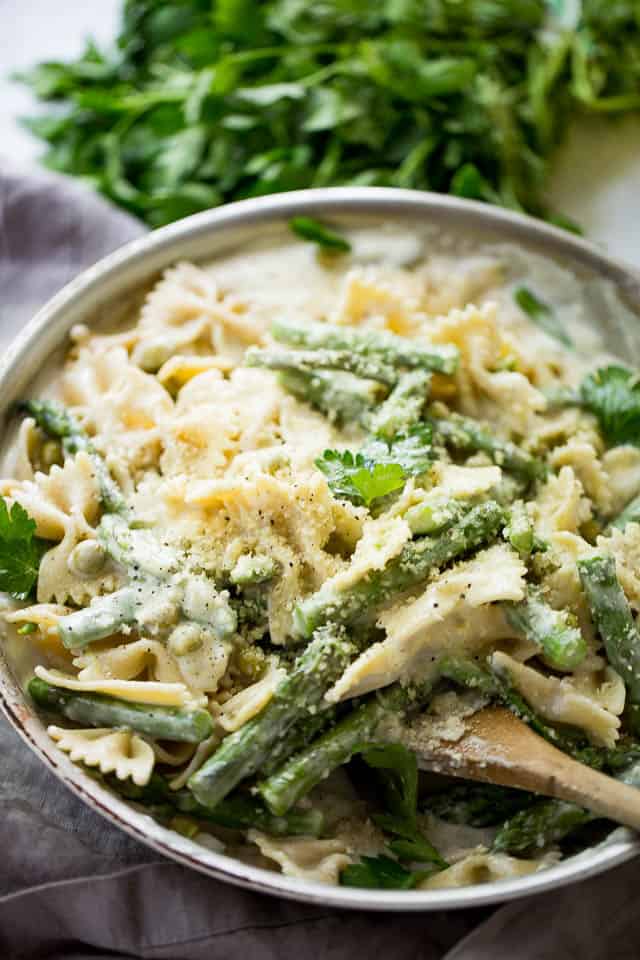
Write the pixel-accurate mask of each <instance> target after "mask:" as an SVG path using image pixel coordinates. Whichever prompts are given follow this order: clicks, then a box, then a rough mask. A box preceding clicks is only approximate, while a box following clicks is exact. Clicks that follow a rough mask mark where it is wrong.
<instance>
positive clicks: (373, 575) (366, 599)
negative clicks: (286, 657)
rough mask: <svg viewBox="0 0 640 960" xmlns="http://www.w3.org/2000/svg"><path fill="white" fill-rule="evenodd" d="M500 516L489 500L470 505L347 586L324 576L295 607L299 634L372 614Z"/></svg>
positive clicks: (491, 528) (496, 524) (486, 536)
mask: <svg viewBox="0 0 640 960" xmlns="http://www.w3.org/2000/svg"><path fill="white" fill-rule="evenodd" d="M503 520H504V515H503V511H502V509H501V508H500V507H499V506H498V504H497V503H494V502H493V501H492V500H488V501H486V503H481V504H478V505H477V506H475V507H471V508H470V509H469V510H468V511H467V512H466V513H465V514H464V515H463V516H462V517H460V518H459V519H458V520H456V521H455V522H453V523H451V524H449V525H448V526H447V527H446V528H445V529H444V531H443V532H442V533H441V534H439V535H438V536H437V537H424V538H422V539H419V540H412V541H411V542H410V543H408V544H407V545H406V546H405V547H404V548H403V550H402V552H401V553H400V555H399V556H398V557H396V558H394V559H393V560H391V561H390V562H389V563H388V564H387V566H386V567H384V569H382V570H371V571H369V572H368V573H367V574H366V576H365V577H363V579H361V580H360V581H358V582H356V583H354V584H352V585H351V586H350V587H349V588H348V589H347V590H339V589H336V587H335V585H334V584H333V583H332V582H331V581H327V582H326V583H325V584H323V586H322V587H320V589H319V590H318V591H317V592H316V593H314V594H312V595H311V596H310V597H307V598H306V599H305V600H303V601H302V602H301V603H300V604H299V605H298V607H297V608H296V611H295V616H294V623H295V629H296V632H297V633H298V635H300V636H302V637H309V636H311V634H312V633H313V631H314V630H315V629H316V628H317V627H319V626H322V624H325V623H331V622H333V623H341V624H345V625H347V624H353V623H356V622H360V623H362V622H367V621H370V620H372V619H373V618H375V616H376V613H377V610H378V608H379V607H380V606H381V605H382V604H384V603H386V602H387V601H388V600H390V599H391V598H392V597H395V596H397V595H398V594H399V593H401V592H402V591H404V590H408V589H409V588H410V587H413V586H415V585H416V584H418V583H420V582H421V581H423V580H425V579H426V578H427V576H428V575H429V574H430V573H431V572H432V571H433V570H435V569H437V568H440V567H443V566H444V565H445V564H446V563H449V562H450V561H451V560H454V559H455V558H457V557H460V556H462V555H463V554H465V553H468V552H469V551H470V550H473V549H475V548H476V547H479V546H480V545H481V544H483V543H486V541H487V540H490V539H491V537H493V536H494V535H495V534H496V533H497V532H498V530H499V528H500V526H501V525H502V523H503Z"/></svg>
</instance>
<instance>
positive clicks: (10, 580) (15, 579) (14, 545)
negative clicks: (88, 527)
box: [0, 497, 49, 600]
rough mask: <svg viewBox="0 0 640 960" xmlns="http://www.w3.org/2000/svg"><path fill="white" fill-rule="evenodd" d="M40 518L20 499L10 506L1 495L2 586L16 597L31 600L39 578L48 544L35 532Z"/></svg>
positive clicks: (4, 590)
mask: <svg viewBox="0 0 640 960" xmlns="http://www.w3.org/2000/svg"><path fill="white" fill-rule="evenodd" d="M35 532H36V522H35V520H32V519H31V517H30V516H29V514H28V513H27V511H26V510H25V509H23V507H21V506H20V504H19V503H14V504H13V505H12V507H11V509H10V510H9V508H8V506H7V501H6V500H5V499H4V498H2V497H0V590H2V591H3V592H4V593H9V594H11V596H12V597H15V598H16V600H27V599H28V597H29V596H30V595H31V592H32V590H33V588H34V587H35V585H36V581H37V579H38V568H39V567H40V561H41V559H42V555H43V553H44V552H45V550H47V549H48V546H49V545H48V544H47V543H45V541H43V540H39V539H38V538H37V537H36V536H34V534H35Z"/></svg>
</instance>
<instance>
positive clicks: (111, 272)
mask: <svg viewBox="0 0 640 960" xmlns="http://www.w3.org/2000/svg"><path fill="white" fill-rule="evenodd" d="M301 214H304V215H308V216H318V217H326V218H328V219H329V220H331V221H332V222H334V223H336V224H344V225H366V224H369V225H373V224H376V223H381V222H395V223H397V222H400V223H405V222H406V224H407V226H410V225H416V224H421V225H427V226H429V225H433V227H434V228H438V229H444V230H446V232H447V233H448V234H450V235H452V236H454V237H455V236H460V237H464V238H465V241H466V244H467V247H468V246H469V243H471V245H473V243H474V242H475V241H476V240H477V242H478V243H481V242H482V243H484V242H492V241H495V242H509V243H512V244H517V245H518V246H519V247H520V248H521V249H522V250H524V251H525V252H526V251H532V252H536V253H538V254H543V255H545V256H547V257H549V258H550V259H552V260H554V261H556V262H559V263H560V264H561V265H563V266H566V267H568V268H569V269H571V270H573V271H574V272H576V273H578V274H581V275H583V276H584V277H585V280H586V281H587V282H589V281H596V280H598V279H600V280H603V281H605V284H604V285H605V287H606V288H607V289H608V290H610V291H612V292H613V294H614V296H615V297H616V298H618V300H617V302H618V303H619V304H620V309H619V311H618V310H616V309H611V308H610V302H611V301H610V298H608V299H607V298H605V299H607V303H605V302H604V300H603V306H602V310H601V311H599V320H598V323H599V324H600V325H601V326H602V327H603V332H604V334H605V337H606V342H607V345H608V346H609V348H610V349H611V350H612V351H613V352H615V353H617V354H619V355H620V356H622V357H624V358H626V359H627V360H629V359H630V358H634V357H640V322H638V316H637V315H636V317H635V321H636V322H635V323H634V322H633V319H634V313H635V311H637V310H638V308H640V281H639V279H638V277H636V276H635V275H634V274H633V272H632V271H631V270H630V269H629V268H627V267H625V266H624V265H622V264H620V263H616V262H615V261H613V260H612V259H610V258H608V257H606V256H605V255H604V254H602V253H600V252H599V251H598V250H597V249H595V248H594V247H592V246H591V245H589V244H588V243H585V242H584V241H583V240H581V239H579V238H577V237H574V236H572V235H570V234H568V233H565V232H563V231H561V230H558V229H556V228H554V227H550V226H548V225H546V224H544V223H541V222H539V221H536V220H532V219H530V218H527V217H523V216H518V215H515V214H512V213H508V212H506V211H504V210H499V209H496V208H492V207H488V206H485V205H484V204H480V203H472V202H469V201H463V200H457V199H454V198H451V197H445V196H439V195H435V194H428V193H419V192H415V191H408V190H393V189H386V188H375V187H361V188H332V189H323V190H306V191H300V192H295V193H288V194H283V195H279V196H272V197H261V198H258V199H255V200H246V201H243V202H241V203H235V204H231V205H229V206H227V207H223V208H222V209H219V210H212V211H210V212H206V213H201V214H197V215H195V216H192V217H188V218H186V219H185V220H182V221H180V222H179V223H175V224H172V225H171V226H168V227H164V228H163V229H161V230H157V231H155V232H153V233H151V234H149V235H147V236H145V237H143V238H142V239H139V240H135V241H133V242H132V243H129V244H127V245H126V246H124V247H122V248H121V249H120V250H117V251H116V252H115V253H113V254H111V255H110V256H108V257H105V258H104V259H103V260H101V261H100V262H99V263H97V264H96V265H95V266H93V267H91V268H90V269H89V270H87V271H85V272H84V273H83V274H82V275H81V276H80V277H78V278H77V279H76V280H74V281H73V282H72V283H70V284H68V286H66V287H65V288H64V289H63V290H62V291H61V292H60V293H58V294H57V295H56V296H55V297H54V298H53V299H52V300H50V301H49V303H47V304H46V306H44V307H43V308H42V310H40V311H39V312H38V314H37V315H36V316H35V317H34V318H33V320H32V321H31V322H30V323H29V324H28V325H27V327H26V328H25V329H24V330H23V331H22V333H21V334H20V335H19V336H18V338H17V339H16V340H15V341H14V343H13V344H12V346H11V348H10V350H9V351H8V353H7V354H6V355H5V357H4V358H3V360H2V363H1V364H0V398H1V400H0V414H2V416H3V420H4V422H5V426H6V422H7V420H8V417H9V415H10V411H11V408H12V405H13V403H14V402H15V401H16V400H17V399H18V398H20V397H22V396H24V395H25V393H26V392H27V391H28V388H29V386H30V384H31V383H32V382H33V381H34V379H36V377H37V375H38V373H39V372H40V371H41V370H42V368H43V367H44V366H45V364H46V363H48V362H49V361H50V359H51V357H52V355H54V354H55V353H56V351H59V350H60V349H61V347H62V346H63V344H64V343H65V340H66V335H67V333H68V331H69V329H70V328H71V327H72V326H73V324H75V323H80V322H83V323H89V324H91V323H93V322H94V321H95V320H96V318H100V317H104V316H105V315H108V314H110V313H111V312H112V311H113V310H115V309H116V307H115V306H114V305H117V303H118V302H123V300H124V299H125V298H127V297H128V296H130V295H131V294H133V293H135V292H136V291H137V290H138V289H139V288H141V287H144V285H145V284H148V283H149V282H150V281H151V280H152V279H153V278H154V276H155V275H157V273H158V271H160V270H162V269H163V268H165V267H167V266H168V265H170V264H172V263H174V262H175V261H177V260H181V259H189V260H195V261H198V260H206V259H211V258H214V257H216V256H219V255H222V254H224V253H226V252H228V251H231V250H235V251H237V250H238V249H241V248H242V245H243V244H246V243H248V242H249V241H253V240H255V239H257V238H263V237H265V238H269V237H271V236H273V237H274V238H276V237H277V236H278V235H280V236H282V235H283V231H284V230H285V229H286V223H287V221H288V220H289V218H291V217H293V216H297V215H301ZM607 304H608V305H607ZM5 647H6V649H4V650H1V651H0V700H1V702H2V707H3V709H4V712H5V713H6V715H7V717H8V718H9V721H10V722H11V723H12V724H13V726H14V727H15V729H16V730H17V732H18V733H19V734H20V735H21V736H22V738H23V739H24V741H25V742H26V743H27V745H28V746H29V747H30V748H31V749H32V750H33V751H34V752H35V753H36V754H37V755H38V756H39V757H40V758H41V760H42V761H43V763H45V764H46V765H47V766H48V767H49V769H50V770H51V771H52V772H53V773H54V774H55V775H56V776H57V777H58V779H59V780H61V781H62V782H63V783H64V784H66V786H68V787H69V788H70V789H71V790H73V791H74V793H76V794H77V795H78V796H79V797H80V798H81V799H82V800H84V802H85V803H87V804H88V805H89V806H90V807H92V808H93V809H94V810H96V811H97V812H98V813H100V814H102V815H103V816H104V817H106V818H107V819H108V820H110V821H111V822H112V823H114V824H115V825H116V826H118V827H120V828H121V829H123V830H126V831H127V832H128V833H129V834H131V835H132V836H134V837H135V838H136V839H137V840H139V841H141V842H142V843H145V844H147V845H148V846H150V847H152V848H154V849H155V850H157V851H158V852H159V853H161V854H164V855H165V856H167V857H170V858H171V859H173V860H176V861H178V862H179V863H182V864H184V865H185V866H188V867H193V868H194V869H196V870H200V871H202V872H203V873H206V874H210V875H211V876H214V877H217V878H218V879H221V880H226V881H228V882H229V883H234V884H238V885H239V886H244V887H248V888H250V889H253V890H258V891H262V892H264V893H271V894H277V895H280V896H284V897H289V898H291V899H293V900H301V901H307V902H310V903H318V904H323V905H325V904H328V905H332V906H340V907H349V908H353V909H371V910H442V909H451V908H457V907H474V906H479V905H481V904H488V903H495V902H499V901H504V900H508V899H512V898H515V897H522V896H526V895H529V894H533V893H536V892H539V891H544V890H550V889H553V888H554V887H558V886H561V885H563V884H567V883H571V882H573V881H576V880H580V879H584V878H585V877H588V876H591V875H593V874H596V873H600V872H602V871H603V870H606V869H608V868H609V867H612V866H614V865H616V864H619V863H622V862H623V861H625V860H628V859H629V858H630V857H633V856H635V855H636V854H637V853H638V852H639V851H640V843H639V842H638V840H637V839H636V838H635V837H633V836H632V835H631V834H630V833H629V832H628V831H626V830H623V829H619V830H615V831H614V832H613V833H612V834H611V835H610V836H609V838H608V839H607V840H606V841H605V842H603V843H601V844H599V845H598V846H595V847H592V848H590V849H588V850H586V851H584V852H583V853H581V854H579V855H577V856H575V857H571V858H569V859H567V860H564V861H562V862H561V863H559V864H558V865H557V866H554V867H550V868H548V869H545V870H542V871H540V872H539V873H535V874H530V875H528V876H526V877H523V878H520V879H514V880H508V881H501V882H499V883H493V884H484V885H478V886H473V887H466V888H462V889H459V888H458V889H456V888H454V889H450V890H434V891H402V892H396V891H375V890H358V889H351V888H345V887H329V886H324V885H320V884H312V883H305V882H302V881H299V880H294V879H291V878H289V877H285V876H283V875H281V874H279V873H275V872H270V871H267V870H263V869H259V868H256V867H250V866H247V865H245V864H243V863H240V862H239V861H237V860H234V859H232V858H230V857H226V856H224V855H223V854H219V853H215V852H212V851H210V850H208V849H205V848H204V847H202V846H200V845H198V844H196V843H194V842H192V841H190V840H187V839H185V838H184V837H182V836H180V835H179V834H177V833H175V832H173V831H170V830H167V829H165V828H164V827H162V826H160V825H159V824H157V823H156V822H155V821H154V820H152V819H151V818H150V817H148V816H146V815H144V814H142V813H139V812H138V811H137V810H134V809H133V808H132V807H130V806H129V805H128V804H126V803H125V802H123V801H122V800H120V799H118V798H117V797H115V796H114V795H113V794H111V793H110V792H109V791H107V790H105V789H104V788H102V787H101V786H100V785H99V784H97V783H96V782H95V781H94V780H93V779H91V778H90V777H88V776H87V775H86V774H85V773H84V772H83V771H82V770H81V769H80V768H79V767H77V766H75V765H74V764H73V763H71V761H70V760H69V759H68V757H67V756H66V755H65V754H63V753H61V752H60V751H59V750H58V749H57V747H56V746H55V745H54V743H53V742H52V741H51V740H50V739H49V737H48V736H47V734H46V731H45V728H44V726H43V724H42V723H41V721H40V720H39V719H38V717H37V715H36V713H35V711H34V709H33V706H32V705H31V703H30V702H29V701H28V700H27V698H26V697H25V695H24V693H23V684H24V680H25V667H24V664H21V663H20V662H18V660H19V658H18V657H17V655H16V653H15V651H14V650H12V649H10V648H9V646H7V645H5Z"/></svg>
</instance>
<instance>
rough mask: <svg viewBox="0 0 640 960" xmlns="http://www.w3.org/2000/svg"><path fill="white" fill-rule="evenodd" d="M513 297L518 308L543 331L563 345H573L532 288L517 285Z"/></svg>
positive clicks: (554, 316) (549, 309) (547, 305)
mask: <svg viewBox="0 0 640 960" xmlns="http://www.w3.org/2000/svg"><path fill="white" fill-rule="evenodd" d="M513 299H514V300H515V302H516V303H517V304H518V306H519V307H520V309H521V310H524V312H525V313H526V314H527V315H528V316H529V317H530V318H531V319H532V320H533V322H534V323H535V324H536V325H537V326H538V327H540V329H541V330H544V332H545V333H548V334H549V336H550V337H553V339H554V340H558V341H559V342H560V343H562V344H564V346H565V347H574V346H575V344H574V342H573V340H572V339H571V337H570V336H569V334H568V333H567V331H566V330H565V329H564V327H563V326H562V324H561V323H560V321H559V320H558V317H557V316H556V314H555V313H554V311H553V310H552V309H551V307H550V306H549V304H548V303H544V302H543V301H542V300H540V298H539V297H537V296H536V294H535V293H533V291H532V290H529V288H528V287H518V289H517V290H515V291H514V294H513Z"/></svg>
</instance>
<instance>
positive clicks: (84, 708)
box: [27, 677, 213, 743]
mask: <svg viewBox="0 0 640 960" xmlns="http://www.w3.org/2000/svg"><path fill="white" fill-rule="evenodd" d="M27 691H28V693H29V695H30V696H31V697H32V699H33V700H34V702H35V703H36V704H37V706H39V707H41V708H42V709H43V710H50V711H52V712H53V713H58V714H60V715H61V716H63V717H66V718H67V720H73V721H74V723H78V724H80V725H82V726H89V727H129V728H130V729H131V730H136V731H138V733H144V734H146V735H147V736H149V737H157V738H159V739H160V740H178V741H183V742H185V743H199V742H200V741H201V740H206V739H207V737H210V736H211V734H212V733H213V721H212V719H211V716H210V714H208V713H207V711H206V710H183V709H179V708H177V707H156V706H151V705H150V704H146V703H133V702H130V701H129V700H119V699H118V698H117V697H107V696H104V695H103V694H98V693H77V692H76V691H74V690H65V689H63V688H62V687H54V686H52V685H51V684H49V683H46V682H45V681H44V680H40V679H39V678H38V677H33V678H32V679H31V680H30V681H29V684H28V686H27Z"/></svg>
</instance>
